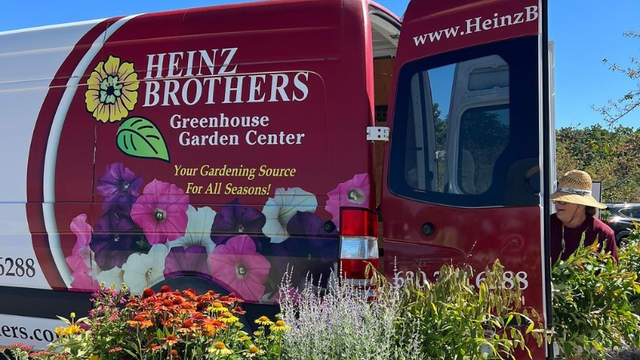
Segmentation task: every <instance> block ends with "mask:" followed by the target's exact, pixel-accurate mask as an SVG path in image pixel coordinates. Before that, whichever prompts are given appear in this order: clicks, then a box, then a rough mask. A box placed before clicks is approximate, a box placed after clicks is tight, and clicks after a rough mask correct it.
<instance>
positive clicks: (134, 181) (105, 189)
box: [96, 163, 142, 210]
mask: <svg viewBox="0 0 640 360" xmlns="http://www.w3.org/2000/svg"><path fill="white" fill-rule="evenodd" d="M141 186H142V176H140V175H138V176H136V174H134V173H133V171H131V170H129V168H126V167H124V164H123V163H114V164H111V165H107V167H106V169H105V171H104V174H102V176H100V177H99V178H98V186H97V187H96V190H98V192H99V193H100V195H102V196H103V197H104V202H103V203H102V209H103V210H107V209H109V208H110V207H111V206H112V205H114V204H129V206H130V205H131V204H133V203H134V202H136V199H137V198H138V196H140V187H141Z"/></svg>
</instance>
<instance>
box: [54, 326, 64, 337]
mask: <svg viewBox="0 0 640 360" xmlns="http://www.w3.org/2000/svg"><path fill="white" fill-rule="evenodd" d="M64 331H65V328H63V327H62V326H59V327H57V328H56V330H55V333H56V335H58V336H61V335H62V334H63V333H64Z"/></svg>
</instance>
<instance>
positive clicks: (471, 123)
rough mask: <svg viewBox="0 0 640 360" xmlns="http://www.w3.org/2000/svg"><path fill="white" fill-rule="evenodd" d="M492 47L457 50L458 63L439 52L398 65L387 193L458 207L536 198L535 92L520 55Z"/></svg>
mask: <svg viewBox="0 0 640 360" xmlns="http://www.w3.org/2000/svg"><path fill="white" fill-rule="evenodd" d="M518 41H523V40H522V39H520V40H518ZM518 41H516V43H517V42H518ZM509 42H514V41H509ZM492 45H494V46H493V48H487V49H485V50H486V51H479V52H478V51H476V54H474V52H473V51H469V50H465V51H464V52H463V51H461V54H460V55H461V56H459V57H460V60H459V61H452V60H456V56H455V54H454V55H451V54H446V56H434V57H432V58H427V59H422V60H417V61H415V62H413V63H408V64H405V66H404V67H403V69H401V71H400V76H399V83H398V93H397V97H396V99H397V100H396V108H395V109H394V110H395V111H394V117H393V124H392V126H393V128H392V129H393V131H392V140H391V163H390V169H391V171H390V173H389V186H390V188H391V191H392V192H395V193H397V194H399V195H405V196H409V197H412V198H417V199H421V200H425V201H428V202H433V203H441V204H451V205H459V206H496V205H505V204H509V205H513V204H521V205H524V204H534V203H537V201H538V198H537V196H538V191H537V190H536V189H535V187H536V186H535V184H536V183H537V181H535V179H532V178H531V175H530V174H531V173H532V171H533V173H536V170H535V168H536V166H537V158H538V155H537V153H538V151H539V149H538V148H539V145H538V142H537V139H538V133H537V126H538V111H539V110H538V108H537V96H538V94H537V91H536V90H535V89H536V87H535V86H527V84H533V85H535V84H536V81H537V79H536V76H537V74H533V75H531V74H523V73H525V72H524V71H519V69H520V68H522V66H523V65H522V64H520V63H519V62H518V61H520V58H517V57H515V55H514V54H512V53H511V52H509V51H508V50H506V47H505V48H502V47H501V46H503V45H495V44H492ZM492 50H493V51H492ZM495 50H500V51H495ZM473 55H481V56H473ZM510 58H514V61H509V59H510ZM516 58H517V61H516ZM527 65H529V66H530V65H531V64H527ZM529 73H531V72H530V71H529ZM524 78H526V81H523V80H524ZM515 80H518V81H519V82H516V81H515ZM527 96H530V97H531V96H532V98H527ZM516 115H518V117H516ZM516 118H517V119H518V123H517V124H514V123H513V121H514V119H516ZM532 169H533V170H532ZM396 170H400V171H396ZM536 176H539V175H536ZM526 182H530V184H525V183H526Z"/></svg>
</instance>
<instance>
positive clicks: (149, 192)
mask: <svg viewBox="0 0 640 360" xmlns="http://www.w3.org/2000/svg"><path fill="white" fill-rule="evenodd" d="M188 209H189V195H186V194H185V193H184V190H182V189H180V188H179V187H177V186H176V185H174V184H169V183H166V182H163V181H160V180H157V179H154V180H153V181H152V182H150V183H149V184H147V186H145V187H144V190H143V195H141V196H140V197H138V199H137V200H136V203H135V204H133V206H132V207H131V218H132V219H133V221H135V222H136V224H138V225H139V226H140V227H142V229H143V230H144V234H145V235H146V237H147V240H149V243H150V244H151V245H154V244H164V243H166V242H167V241H168V240H175V239H177V238H179V237H181V236H183V235H184V231H185V230H186V228H187V220H188V217H187V210H188Z"/></svg>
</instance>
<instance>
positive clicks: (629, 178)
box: [556, 125, 640, 202]
mask: <svg viewBox="0 0 640 360" xmlns="http://www.w3.org/2000/svg"><path fill="white" fill-rule="evenodd" d="M556 159H557V170H558V174H559V175H560V174H563V173H565V172H566V171H569V170H571V169H580V170H584V171H586V172H588V173H589V174H591V176H592V178H593V179H594V180H595V181H601V182H602V199H603V201H604V202H625V201H626V202H631V201H632V202H638V201H640V129H636V130H634V129H633V128H630V127H625V126H617V127H615V128H609V129H605V128H603V127H602V126H601V125H593V126H591V127H587V128H583V129H578V128H575V127H567V128H562V129H559V130H557V131H556Z"/></svg>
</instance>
